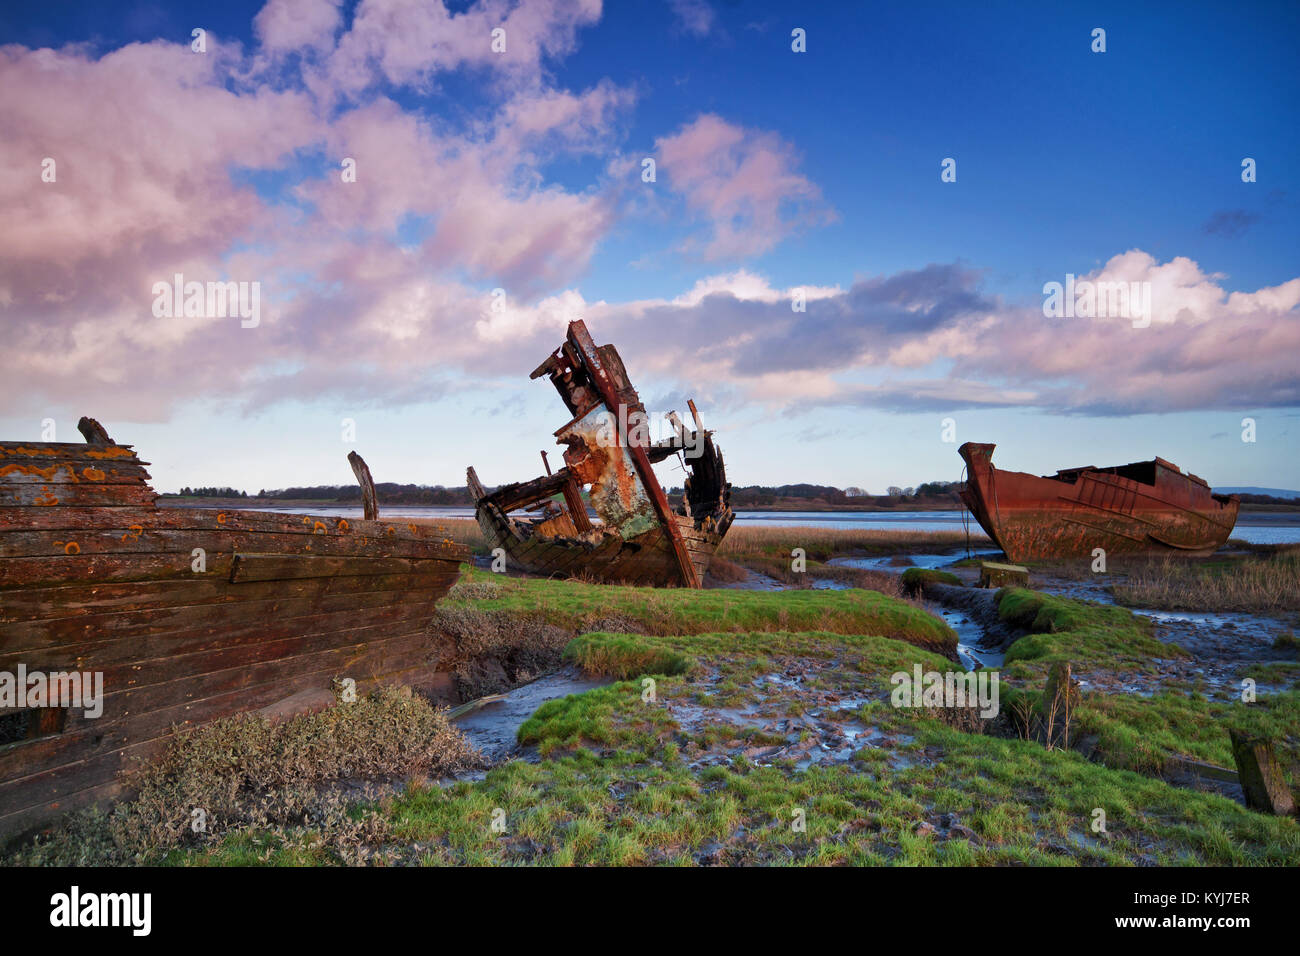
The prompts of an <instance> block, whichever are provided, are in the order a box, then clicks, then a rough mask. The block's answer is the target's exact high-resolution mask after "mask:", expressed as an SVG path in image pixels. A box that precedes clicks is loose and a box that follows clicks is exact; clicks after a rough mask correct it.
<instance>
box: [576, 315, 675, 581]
mask: <svg viewBox="0 0 1300 956" xmlns="http://www.w3.org/2000/svg"><path fill="white" fill-rule="evenodd" d="M569 339H570V341H571V342H572V343H573V345H574V347H575V348H576V349H577V350H578V351H579V352H580V353H581V354H582V357H583V359H584V360H585V364H586V366H587V373H588V375H589V376H590V377H591V381H592V384H593V385H594V386H595V388H596V391H597V392H598V393H599V394H600V397H601V398H602V399H604V401H605V406H606V408H608V409H609V410H610V411H611V412H613V413H614V414H617V413H618V408H619V405H620V404H622V402H621V401H620V399H619V395H618V390H617V387H616V386H615V384H614V382H613V381H612V380H611V379H610V375H609V371H608V370H607V369H606V368H605V366H604V363H602V362H601V360H600V354H599V352H598V351H597V348H596V343H595V340H593V339H592V337H591V333H590V332H588V331H587V326H586V323H584V322H583V321H582V320H581V319H578V320H576V321H574V322H570V323H569ZM691 411H692V412H693V413H694V412H695V409H694V406H693V405H692V407H691ZM698 421H699V416H698V413H696V422H697V424H698ZM627 449H628V452H629V453H630V454H631V456H632V463H633V464H634V465H635V466H636V470H637V472H638V473H639V474H640V476H641V481H642V483H643V484H644V485H645V487H646V491H648V492H649V493H650V501H651V502H652V503H653V504H654V506H655V510H656V511H657V512H659V520H660V523H661V524H662V525H663V529H664V531H665V532H667V534H668V541H669V544H670V545H671V546H672V551H673V556H674V557H675V558H676V560H677V569H678V571H679V572H680V573H681V577H682V583H683V584H685V585H686V587H688V588H696V589H698V588H699V587H700V586H701V585H700V577H699V575H698V574H697V573H696V571H695V565H694V564H693V563H691V556H690V553H689V552H688V551H687V550H686V542H685V541H684V540H683V539H682V531H681V528H679V527H678V526H677V518H676V516H675V515H674V514H673V509H672V506H671V505H670V504H669V503H668V496H667V495H666V494H664V489H663V486H662V485H660V484H659V479H658V478H657V477H655V473H654V468H653V466H651V464H650V458H649V457H648V456H647V454H646V449H645V447H644V446H643V445H641V444H639V443H638V442H636V441H634V440H633V438H632V436H630V435H629V436H628V440H627Z"/></svg>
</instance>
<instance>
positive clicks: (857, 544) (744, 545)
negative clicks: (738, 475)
mask: <svg viewBox="0 0 1300 956" xmlns="http://www.w3.org/2000/svg"><path fill="white" fill-rule="evenodd" d="M410 520H411V521H412V522H414V523H415V524H423V525H437V526H438V527H442V528H446V529H447V532H448V534H449V535H450V536H451V538H452V540H453V541H457V542H459V543H461V544H465V545H468V546H469V547H470V548H471V549H472V550H473V551H474V553H475V554H486V553H487V541H486V539H484V537H483V533H482V531H480V530H479V526H478V522H477V521H475V520H474V519H473V518H412V519H410ZM966 540H967V538H966V534H965V532H962V531H909V530H907V529H902V528H900V529H897V530H895V529H876V528H858V529H854V528H818V527H813V526H803V525H799V526H792V527H779V528H771V527H756V526H753V525H745V524H734V525H732V526H731V529H730V530H729V531H728V532H727V536H726V537H725V538H724V539H723V541H722V546H721V547H720V548H719V549H718V554H719V555H720V556H723V557H725V558H728V559H730V561H732V562H735V563H739V564H744V563H745V562H746V561H747V560H750V559H768V560H770V559H772V558H780V557H784V558H787V559H788V558H789V557H790V552H791V551H793V550H794V549H795V548H803V550H804V554H805V556H806V557H808V558H809V559H810V560H813V561H825V560H827V559H829V558H832V557H835V556H836V555H845V554H867V555H882V554H905V553H908V552H915V551H927V550H928V551H948V550H955V549H958V548H964V547H965V546H966ZM970 543H971V546H972V547H979V548H987V547H989V546H990V543H991V542H990V541H989V539H988V538H987V537H986V536H985V535H984V534H983V533H982V532H980V531H979V530H978V529H976V530H973V531H972V532H971V535H970Z"/></svg>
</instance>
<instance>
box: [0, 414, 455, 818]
mask: <svg viewBox="0 0 1300 956" xmlns="http://www.w3.org/2000/svg"><path fill="white" fill-rule="evenodd" d="M82 432H83V434H84V435H86V436H87V438H88V439H90V440H89V441H88V442H87V443H85V444H72V443H64V444H55V443H48V442H0V678H2V677H4V676H5V675H10V679H11V682H12V675H14V674H17V673H19V671H20V670H21V671H25V672H26V673H27V674H29V675H30V674H32V673H34V672H35V673H41V674H45V675H54V674H58V673H78V674H81V675H85V679H87V680H90V679H92V678H91V675H99V677H100V679H102V697H101V700H100V706H101V707H102V713H100V714H99V715H98V716H92V715H91V714H90V713H89V712H88V711H87V710H86V709H85V708H84V707H77V706H53V704H54V703H55V702H54V701H50V702H48V703H47V705H46V706H40V707H33V706H31V704H32V700H31V698H30V696H29V697H28V698H26V699H25V700H23V701H18V705H15V704H14V701H12V700H11V701H9V702H8V703H9V706H8V707H6V708H4V709H0V835H11V834H13V833H15V832H19V831H25V830H28V829H31V828H32V827H33V826H35V825H38V824H41V823H43V822H44V821H45V820H47V819H49V818H50V817H52V816H54V815H55V814H56V813H58V812H60V811H63V810H68V809H73V808H75V807H78V806H82V805H85V804H89V803H92V802H98V801H100V800H102V799H106V798H110V797H113V796H116V795H117V794H118V793H119V792H120V791H121V787H122V783H121V781H120V779H119V771H121V770H123V769H124V768H126V767H128V766H129V765H130V763H131V762H132V760H133V758H137V757H141V758H147V757H150V756H152V755H154V754H155V753H156V752H157V751H158V750H159V749H161V747H162V746H163V745H165V743H166V742H167V739H168V737H169V735H170V734H171V733H172V732H173V729H174V728H175V727H177V726H180V727H185V726H189V725H194V724H198V723H202V722H205V721H209V720H213V719H215V718H218V717H225V716H229V715H232V714H237V713H242V712H247V711H262V712H265V713H268V714H274V715H288V714H291V713H296V712H300V711H304V710H310V709H315V708H317V707H320V706H323V705H324V704H326V703H328V702H329V701H330V700H331V699H332V688H334V687H337V686H338V685H337V684H336V683H335V682H336V681H340V680H346V679H348V678H350V679H352V680H353V681H355V685H356V689H357V691H358V692H362V691H364V690H366V689H367V688H368V687H371V686H373V685H376V684H378V683H387V682H399V683H402V684H408V685H411V686H416V687H422V686H423V684H424V682H425V681H427V680H431V679H432V676H433V672H434V670H435V668H434V667H432V666H430V665H431V662H433V661H436V658H437V650H436V648H434V647H432V646H431V645H430V640H429V636H428V634H427V628H428V625H429V621H430V615H431V612H432V610H433V606H434V604H435V603H436V602H437V601H438V599H439V598H441V597H442V596H443V595H444V594H446V592H447V590H448V589H449V588H450V587H451V586H452V584H453V583H454V582H455V580H456V577H457V575H458V573H459V565H460V563H461V562H462V561H465V560H467V559H468V556H469V555H468V551H467V549H466V548H464V547H463V546H461V545H457V544H454V543H453V542H452V541H451V540H450V539H449V538H448V537H447V536H446V534H445V533H444V532H443V531H442V530H441V529H438V528H434V527H430V526H417V525H414V524H408V523H406V522H400V521H394V522H387V521H378V520H348V519H343V518H329V517H314V516H302V515H288V514H276V513H269V512H257V511H240V510H215V509H201V508H199V509H196V508H166V507H162V508H160V507H157V506H156V505H155V498H156V495H155V493H154V491H153V490H152V489H151V488H150V486H149V484H148V477H149V476H148V474H147V472H146V471H145V470H144V466H145V465H146V464H147V463H146V462H142V461H140V460H139V459H137V457H136V455H135V452H134V451H133V450H132V449H131V447H130V446H127V445H118V444H114V443H112V442H111V441H109V440H108V436H107V435H106V434H104V432H103V429H102V428H99V426H98V425H97V423H94V422H93V420H90V419H83V420H82ZM352 459H353V467H354V469H355V470H356V471H357V473H358V477H360V478H362V485H363V489H364V490H365V498H366V512H367V515H368V516H372V515H374V514H375V511H376V508H375V504H374V495H373V485H372V484H371V483H370V481H369V473H368V471H367V470H366V468H365V464H364V462H362V461H361V460H360V458H358V457H356V456H355V454H354V455H353V456H352ZM10 687H11V688H12V683H11V685H10ZM61 703H64V704H66V703H67V698H66V697H65V698H63V699H62V701H61ZM83 703H84V701H83ZM24 704H25V706H22V705H24Z"/></svg>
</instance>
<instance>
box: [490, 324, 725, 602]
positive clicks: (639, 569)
mask: <svg viewBox="0 0 1300 956" xmlns="http://www.w3.org/2000/svg"><path fill="white" fill-rule="evenodd" d="M542 376H546V377H548V378H549V379H550V381H551V383H552V384H553V385H554V386H555V389H556V391H557V392H559V394H560V398H561V399H562V400H563V401H564V404H565V406H566V407H567V408H568V410H569V413H570V415H571V416H572V417H571V419H570V421H569V422H568V423H567V424H566V425H564V426H563V427H562V428H560V429H558V430H557V431H556V432H555V438H556V443H557V444H559V445H561V446H563V447H564V449H565V451H564V466H563V467H562V468H560V469H558V470H554V471H553V470H552V469H551V465H550V461H549V459H548V458H547V457H546V453H545V452H544V451H543V452H542V462H543V465H544V466H545V468H546V474H545V475H542V476H541V477H538V478H534V479H533V480H532V481H527V482H522V483H516V484H510V485H505V486H504V487H501V488H498V489H497V490H496V491H494V492H492V493H490V494H489V493H488V492H487V491H486V490H485V489H484V487H483V484H482V482H481V481H480V480H479V477H478V474H477V473H476V471H475V470H474V468H473V467H470V468H469V469H468V472H467V481H468V484H469V488H470V493H471V494H472V495H473V497H474V501H475V515H476V517H477V518H478V522H479V525H480V527H481V528H482V529H483V532H484V534H485V536H486V537H487V538H488V541H489V543H490V544H491V545H492V546H493V547H494V548H497V547H499V548H501V549H502V550H504V551H505V552H506V554H507V555H508V558H509V560H510V561H511V562H513V563H514V564H515V565H516V566H517V567H520V568H522V569H523V570H526V571H531V572H534V573H539V574H547V575H567V576H575V575H585V576H589V577H592V578H595V579H597V580H602V581H623V582H629V583H637V584H653V585H672V584H676V585H679V586H683V587H690V588H698V587H700V586H701V582H702V580H703V576H704V573H705V571H706V570H707V567H708V563H709V560H710V559H711V558H712V555H713V552H714V550H715V549H716V548H717V546H718V544H719V543H720V542H721V540H722V537H723V535H725V534H726V532H727V528H729V527H730V525H731V522H732V520H733V518H734V514H733V512H732V510H731V506H730V497H731V486H730V485H729V484H728V483H727V480H726V471H725V467H724V465H723V461H722V454H721V452H720V451H719V450H718V448H717V446H716V445H715V444H714V441H713V433H712V432H711V431H708V430H707V429H705V428H704V425H703V423H702V421H701V419H700V414H699V410H698V409H697V408H696V407H695V402H694V401H693V400H692V401H691V402H689V406H690V410H691V415H692V417H693V419H694V424H695V429H694V431H688V430H687V428H686V426H685V425H683V424H682V422H681V420H680V419H679V418H678V417H677V415H676V414H675V413H673V414H670V415H669V416H667V420H668V422H669V424H670V426H671V428H672V431H673V434H672V435H671V436H670V437H668V438H665V439H663V440H661V441H658V442H653V441H651V440H650V436H649V432H648V429H646V428H644V427H639V426H643V425H644V423H646V422H647V421H648V417H647V415H646V411H645V408H644V406H643V405H642V404H641V400H640V398H639V397H638V395H637V392H636V389H635V388H633V387H632V384H631V382H630V381H629V380H628V376H627V372H626V371H625V369H624V367H623V361H622V359H621V358H620V357H619V354H618V352H617V350H616V349H615V348H614V347H613V346H612V345H602V346H597V345H596V344H595V342H594V341H593V340H592V338H591V334H590V333H589V332H588V331H587V326H586V324H585V323H583V322H582V321H581V320H579V321H575V322H571V323H570V324H569V328H568V333H567V335H566V338H565V341H564V343H563V344H562V345H561V346H560V347H559V348H558V349H556V350H555V351H554V352H553V353H552V354H551V355H550V356H548V357H547V359H546V361H544V362H542V364H541V365H539V366H538V367H537V368H536V369H534V370H533V372H532V374H531V376H530V378H533V379H537V378H541V377H542ZM629 423H631V424H632V425H633V427H630V428H629V427H628V426H629ZM673 456H683V457H682V461H683V467H684V469H686V470H688V471H689V476H688V477H687V478H686V480H685V490H684V493H683V496H682V503H681V505H680V506H679V507H678V508H677V509H674V508H673V507H672V505H671V504H670V503H669V501H668V496H667V494H666V493H665V492H664V489H663V487H662V486H661V485H660V483H659V480H658V478H657V477H656V476H655V473H654V467H653V466H654V465H655V464H656V463H658V462H661V461H664V460H666V459H668V458H670V457H673ZM584 487H587V488H589V489H590V491H589V497H590V501H591V506H592V509H593V510H594V511H595V512H596V515H597V517H598V518H599V519H600V521H599V523H598V524H597V523H593V522H592V521H591V519H590V517H589V516H588V514H587V506H586V503H585V502H584V501H583V497H582V491H583V488H584ZM557 495H559V496H561V497H562V498H563V504H561V503H559V502H557V501H555V500H554V499H555V497H556V496H557ZM520 510H522V511H528V512H533V513H534V514H535V517H533V518H531V519H522V518H515V517H511V516H510V512H512V511H520Z"/></svg>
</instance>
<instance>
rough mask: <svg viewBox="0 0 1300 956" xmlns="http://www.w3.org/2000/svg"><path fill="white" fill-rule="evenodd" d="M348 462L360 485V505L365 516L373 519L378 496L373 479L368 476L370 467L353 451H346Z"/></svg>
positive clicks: (377, 514) (375, 516)
mask: <svg viewBox="0 0 1300 956" xmlns="http://www.w3.org/2000/svg"><path fill="white" fill-rule="evenodd" d="M348 464H349V465H351V466H352V474H354V475H356V476H357V482H358V483H359V484H360V485H361V506H362V508H363V509H364V510H365V518H366V520H367V521H374V520H376V519H377V518H378V517H379V497H378V496H377V495H376V494H375V480H374V479H373V478H371V477H370V467H369V466H368V465H367V464H366V461H365V459H364V458H362V457H361V456H360V455H358V454H357V453H356V452H355V451H350V452H348Z"/></svg>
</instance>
